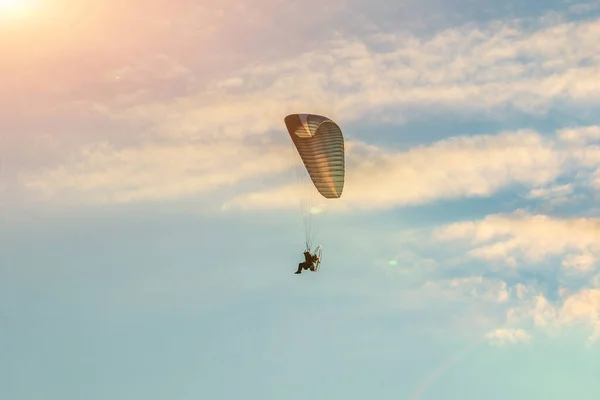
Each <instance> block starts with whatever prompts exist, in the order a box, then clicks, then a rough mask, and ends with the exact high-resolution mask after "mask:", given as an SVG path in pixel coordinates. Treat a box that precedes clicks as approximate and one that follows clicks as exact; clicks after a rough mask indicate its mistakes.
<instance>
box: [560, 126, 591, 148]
mask: <svg viewBox="0 0 600 400" xmlns="http://www.w3.org/2000/svg"><path fill="white" fill-rule="evenodd" d="M556 134H557V135H558V137H559V138H560V139H561V140H563V141H565V142H568V143H575V144H579V145H583V144H587V143H589V142H593V141H597V140H600V126H598V125H592V126H583V127H576V128H566V129H561V130H559V131H558V132H557V133H556Z"/></svg>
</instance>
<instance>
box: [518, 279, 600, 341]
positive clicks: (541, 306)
mask: <svg viewBox="0 0 600 400" xmlns="http://www.w3.org/2000/svg"><path fill="white" fill-rule="evenodd" d="M526 319H531V320H532V321H533V323H534V325H535V326H536V327H538V328H541V329H545V330H550V331H554V332H558V330H561V329H565V328H568V327H571V326H574V325H578V324H583V325H584V326H587V327H588V329H589V331H590V332H591V333H590V335H589V336H588V341H589V342H593V341H595V340H597V339H598V338H600V335H599V334H600V331H599V329H600V289H598V288H595V287H591V288H582V289H579V290H578V291H575V292H573V293H567V294H564V295H563V296H562V297H561V298H560V299H559V300H557V302H556V303H554V304H553V303H551V302H550V301H549V300H548V299H547V298H546V297H544V296H543V295H541V294H538V295H536V296H534V297H533V298H532V299H531V300H529V301H527V302H524V303H522V304H521V305H519V306H517V307H513V308H511V309H509V310H508V313H507V320H508V322H509V323H519V322H523V321H524V320H526Z"/></svg>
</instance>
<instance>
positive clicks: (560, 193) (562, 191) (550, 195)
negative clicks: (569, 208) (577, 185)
mask: <svg viewBox="0 0 600 400" xmlns="http://www.w3.org/2000/svg"><path fill="white" fill-rule="evenodd" d="M573 190H574V188H573V184H571V183H568V184H565V185H554V186H550V187H543V188H535V189H531V191H530V192H529V194H528V195H527V197H529V198H531V199H556V198H564V197H566V196H568V195H570V194H572V193H573Z"/></svg>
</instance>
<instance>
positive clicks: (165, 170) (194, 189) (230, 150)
mask: <svg viewBox="0 0 600 400" xmlns="http://www.w3.org/2000/svg"><path fill="white" fill-rule="evenodd" d="M289 150H290V149H289V148H288V147H284V148H277V147H270V148H269V150H268V151H264V147H262V146H258V145H253V146H252V145H242V144H241V143H239V142H231V141H221V142H217V143H210V144H202V143H197V144H181V145H161V144H154V145H147V146H145V147H142V148H128V149H115V148H113V147H112V146H110V145H109V144H106V143H100V144H97V145H94V146H89V147H88V148H86V149H84V150H83V151H82V153H81V154H79V155H78V156H77V157H75V158H74V159H73V160H71V161H69V162H65V164H64V165H61V166H60V167H57V168H51V169H46V170H42V171H32V172H29V173H24V174H22V175H21V176H20V181H21V184H22V185H23V186H24V187H25V188H27V189H28V190H30V191H31V192H32V193H34V194H35V195H36V196H37V197H36V198H38V199H41V200H44V201H52V202H54V201H59V202H66V203H127V202H134V201H142V200H157V199H171V198H177V197H182V196H189V195H194V194H199V193H203V192H206V191H208V190H214V189H216V188H220V187H224V186H231V185H235V184H237V183H239V182H241V181H242V180H245V179H250V178H256V177H261V178H265V177H268V176H269V175H270V174H272V173H273V172H279V171H281V170H285V169H286V168H289V167H291V162H290V157H289V155H290V154H292V153H291V151H289Z"/></svg>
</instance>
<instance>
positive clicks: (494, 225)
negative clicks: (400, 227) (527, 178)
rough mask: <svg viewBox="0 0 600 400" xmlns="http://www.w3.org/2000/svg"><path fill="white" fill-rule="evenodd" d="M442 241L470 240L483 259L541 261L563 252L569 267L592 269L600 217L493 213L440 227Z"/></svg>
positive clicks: (599, 251)
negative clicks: (480, 218)
mask: <svg viewBox="0 0 600 400" xmlns="http://www.w3.org/2000/svg"><path fill="white" fill-rule="evenodd" d="M434 236H435V237H436V238H437V239H438V240H440V241H457V240H467V241H468V242H469V243H470V244H471V245H472V248H471V249H470V250H468V254H469V255H470V256H472V257H475V258H480V259H483V260H498V261H506V260H509V259H513V260H515V259H516V260H521V261H524V262H533V263H536V262H541V261H542V260H545V259H546V258H548V257H552V256H559V255H563V256H565V257H566V258H565V259H564V264H563V265H565V266H566V267H571V268H574V267H577V268H578V269H581V270H587V269H589V268H591V265H592V264H591V263H592V262H593V261H592V259H593V258H594V257H595V256H596V255H598V254H600V220H599V219H597V218H571V219H569V218H553V217H550V216H546V215H529V214H526V213H524V212H516V213H514V214H513V215H490V216H487V217H486V218H484V219H483V220H479V221H466V222H458V223H454V224H450V225H448V226H445V227H442V228H439V229H437V230H436V231H435V232H434Z"/></svg>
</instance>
